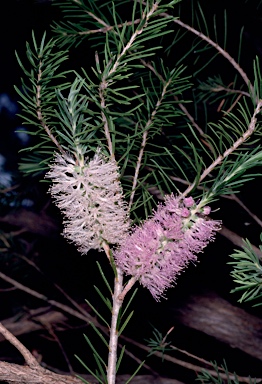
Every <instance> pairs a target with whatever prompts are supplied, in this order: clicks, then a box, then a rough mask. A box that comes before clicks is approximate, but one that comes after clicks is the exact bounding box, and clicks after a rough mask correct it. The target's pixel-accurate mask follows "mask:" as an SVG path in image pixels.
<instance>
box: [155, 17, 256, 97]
mask: <svg viewBox="0 0 262 384" xmlns="http://www.w3.org/2000/svg"><path fill="white" fill-rule="evenodd" d="M160 16H165V17H170V15H168V14H167V13H161V14H160ZM173 21H174V23H175V24H178V25H180V26H181V27H183V28H186V29H187V30H188V31H190V32H192V33H194V34H195V35H196V36H198V37H200V38H201V39H202V40H204V41H206V42H207V43H208V44H210V45H212V47H214V48H215V49H216V50H217V51H218V52H219V53H220V54H221V55H222V56H224V58H225V59H227V60H228V61H229V62H230V64H231V65H232V66H233V67H234V68H235V69H236V70H237V71H238V73H239V74H240V76H241V77H242V79H243V80H244V82H245V83H246V85H247V86H248V88H249V89H250V92H251V94H252V95H254V87H253V85H252V83H251V81H250V80H249V78H248V76H247V74H246V73H245V72H244V70H243V69H242V68H241V67H240V65H239V64H238V63H237V62H236V61H235V60H234V59H233V57H232V56H231V55H230V54H229V53H228V52H227V51H225V50H224V49H223V48H222V47H220V45H218V44H217V43H215V42H214V41H213V40H212V39H210V38H209V37H208V36H206V35H204V34H203V33H202V32H199V31H198V30H196V29H195V28H193V27H191V26H190V25H188V24H186V23H184V22H183V21H181V20H180V19H174V20H173Z"/></svg>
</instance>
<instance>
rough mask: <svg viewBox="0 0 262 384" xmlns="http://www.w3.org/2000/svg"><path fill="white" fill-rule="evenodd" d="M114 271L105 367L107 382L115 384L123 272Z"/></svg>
mask: <svg viewBox="0 0 262 384" xmlns="http://www.w3.org/2000/svg"><path fill="white" fill-rule="evenodd" d="M116 271H117V276H116V277H115V284H114V295H113V308H112V319H111V327H110V340H109V353H108V367H107V382H108V384H115V381H116V363H117V345H118V330H117V320H118V314H119V310H120V308H121V306H122V303H123V300H121V299H119V295H120V294H121V292H122V290H123V272H122V271H121V269H120V268H116Z"/></svg>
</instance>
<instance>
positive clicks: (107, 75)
mask: <svg viewBox="0 0 262 384" xmlns="http://www.w3.org/2000/svg"><path fill="white" fill-rule="evenodd" d="M158 5H159V3H158V2H155V3H153V4H152V7H151V9H150V10H149V11H148V12H147V13H146V12H143V17H142V18H141V22H142V21H144V23H141V26H140V28H137V29H136V30H135V31H134V33H133V34H132V35H131V37H130V39H129V41H128V42H127V44H126V45H125V46H123V48H122V51H121V52H120V53H119V55H118V56H117V59H116V61H115V63H114V65H113V67H112V68H111V69H110V70H108V68H109V66H110V65H111V61H109V63H108V65H107V67H108V68H106V71H104V74H103V76H102V79H101V82H100V84H99V87H98V89H99V97H100V104H101V108H102V111H101V116H102V121H103V124H104V131H105V136H106V139H107V144H108V150H109V153H110V156H111V158H112V159H114V152H113V144H112V139H111V135H110V131H109V124H108V119H107V117H106V114H105V112H104V111H105V109H106V101H105V96H104V95H105V90H106V89H107V87H108V85H109V80H108V79H109V78H110V77H111V76H112V75H113V74H114V73H115V72H116V70H117V69H118V67H119V65H120V64H121V61H122V58H123V57H124V56H125V55H126V53H127V52H128V51H129V49H130V48H131V46H132V44H133V43H134V42H135V40H136V38H137V37H138V36H139V35H140V34H141V33H142V32H143V30H144V29H145V28H146V27H147V25H148V21H149V19H150V17H151V16H152V15H153V14H154V13H155V12H156V10H157V8H158Z"/></svg>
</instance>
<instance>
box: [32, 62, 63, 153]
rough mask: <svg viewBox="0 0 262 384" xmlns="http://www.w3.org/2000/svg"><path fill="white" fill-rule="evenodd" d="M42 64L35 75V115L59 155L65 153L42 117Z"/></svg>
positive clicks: (40, 63)
mask: <svg viewBox="0 0 262 384" xmlns="http://www.w3.org/2000/svg"><path fill="white" fill-rule="evenodd" d="M41 66H42V62H41V61H40V62H39V69H38V74H37V86H36V113H37V118H38V120H39V122H40V124H41V126H42V128H43V129H44V130H45V132H46V133H47V135H48V136H49V138H50V139H51V140H52V142H53V143H54V144H55V145H56V147H57V148H58V149H59V151H60V152H61V153H65V151H64V150H63V148H62V147H61V145H60V144H59V143H58V141H57V139H56V138H55V136H54V135H53V134H52V132H51V129H50V128H49V126H48V125H47V124H46V122H45V119H44V116H43V114H42V108H41V81H42V70H41Z"/></svg>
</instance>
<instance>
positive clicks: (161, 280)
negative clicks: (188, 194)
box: [114, 195, 220, 301]
mask: <svg viewBox="0 0 262 384" xmlns="http://www.w3.org/2000/svg"><path fill="white" fill-rule="evenodd" d="M188 199H189V198H188ZM186 203H187V204H191V203H192V200H187V202H186ZM188 208H189V207H185V205H184V201H182V200H181V199H179V197H174V196H173V195H170V196H167V197H166V199H165V205H162V204H159V206H158V208H157V210H156V212H155V213H154V215H153V217H151V218H150V219H148V220H146V221H145V222H144V223H143V225H142V226H140V227H136V228H135V229H134V230H133V233H131V234H129V235H128V236H127V237H126V239H125V241H124V242H123V243H122V245H121V246H120V248H119V249H118V250H116V251H115V253H114V257H115V261H116V264H117V265H118V266H119V267H120V268H121V269H122V270H123V271H124V273H126V274H127V275H132V276H133V277H135V278H136V279H137V280H139V282H140V283H141V284H142V285H143V286H144V287H146V288H148V289H149V291H150V292H151V294H152V296H153V297H154V298H155V299H156V300H157V301H158V300H159V299H160V298H161V297H163V295H164V291H165V290H166V289H167V288H170V287H171V286H173V285H174V284H175V282H176V279H177V276H178V275H179V274H180V273H181V271H183V269H185V268H186V266H187V265H188V263H189V262H190V261H196V260H197V257H196V254H197V253H199V252H202V251H203V249H204V248H205V247H206V245H207V244H208V243H209V242H210V241H212V240H213V239H214V234H215V232H216V231H217V230H219V228H220V222H219V221H214V220H206V219H204V218H202V217H200V216H199V215H197V214H196V213H192V215H191V213H190V209H188ZM184 221H186V222H184Z"/></svg>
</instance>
